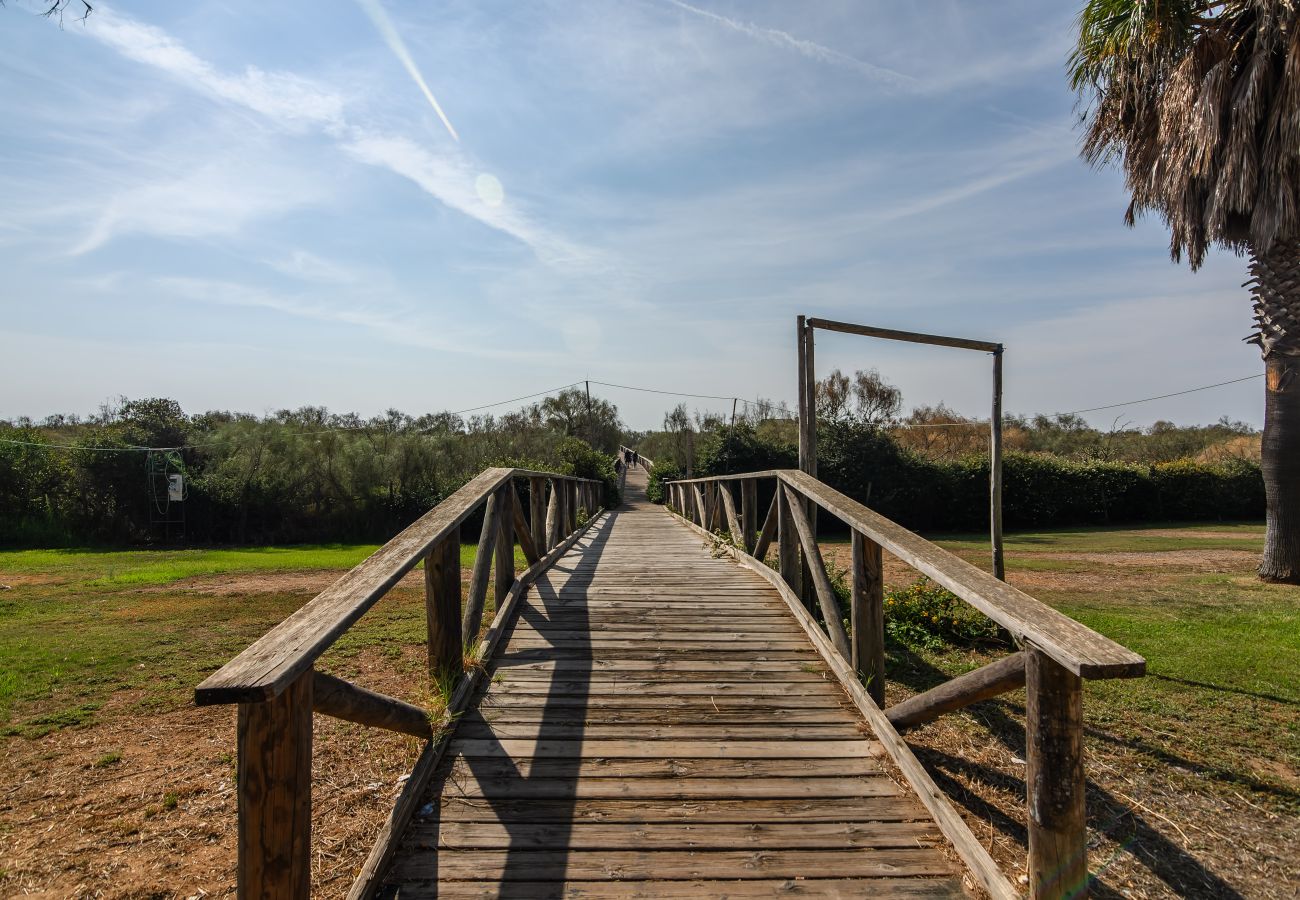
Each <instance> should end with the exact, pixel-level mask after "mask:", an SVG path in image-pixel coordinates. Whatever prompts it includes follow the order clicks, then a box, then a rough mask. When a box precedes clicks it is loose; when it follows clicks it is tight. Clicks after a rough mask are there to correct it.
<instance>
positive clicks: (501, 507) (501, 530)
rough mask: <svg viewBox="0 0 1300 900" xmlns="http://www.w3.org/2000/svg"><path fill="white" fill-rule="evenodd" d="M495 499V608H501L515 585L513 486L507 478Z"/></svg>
mask: <svg viewBox="0 0 1300 900" xmlns="http://www.w3.org/2000/svg"><path fill="white" fill-rule="evenodd" d="M498 493H499V499H498V500H497V503H498V507H497V529H498V531H497V552H496V590H494V591H493V596H494V597H495V598H496V607H495V608H496V609H500V608H501V604H502V603H504V602H505V599H506V597H508V596H509V595H510V589H511V588H512V587H514V585H515V515H514V506H515V487H514V484H513V483H512V482H511V481H510V480H509V479H507V480H506V483H505V484H504V485H502V486H501V489H500V491H499V492H498Z"/></svg>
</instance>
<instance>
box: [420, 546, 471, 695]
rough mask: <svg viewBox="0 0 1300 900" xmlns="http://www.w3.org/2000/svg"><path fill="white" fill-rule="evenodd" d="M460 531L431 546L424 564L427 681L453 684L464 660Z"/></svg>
mask: <svg viewBox="0 0 1300 900" xmlns="http://www.w3.org/2000/svg"><path fill="white" fill-rule="evenodd" d="M460 607H461V597H460V529H459V528H458V529H456V530H455V531H453V532H452V533H451V534H449V535H447V536H446V537H444V538H443V539H442V540H441V541H439V542H438V543H436V544H434V545H433V549H432V550H430V551H429V555H428V557H426V558H425V561H424V612H425V619H426V621H427V623H428V633H429V677H430V678H431V679H433V680H434V681H435V682H436V681H438V680H440V679H445V680H447V681H449V682H450V681H451V680H454V679H455V678H456V677H457V676H459V675H460V672H461V666H462V661H463V660H464V658H465V644H464V642H463V639H462V635H461V608H460Z"/></svg>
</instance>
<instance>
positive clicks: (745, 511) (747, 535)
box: [740, 478, 770, 553]
mask: <svg viewBox="0 0 1300 900" xmlns="http://www.w3.org/2000/svg"><path fill="white" fill-rule="evenodd" d="M740 518H741V538H742V540H741V544H740V545H741V547H742V548H744V550H745V551H746V552H747V553H753V552H754V546H755V544H756V542H757V541H758V482H757V481H755V480H754V479H753V478H747V479H745V480H744V481H742V482H741V483H740ZM764 524H765V525H766V523H764ZM769 540H770V539H769Z"/></svg>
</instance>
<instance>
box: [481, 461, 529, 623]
mask: <svg viewBox="0 0 1300 900" xmlns="http://www.w3.org/2000/svg"><path fill="white" fill-rule="evenodd" d="M497 504H498V507H497V545H496V553H495V560H494V561H495V566H494V568H495V578H494V579H493V586H494V591H493V593H494V595H495V596H494V600H495V601H496V606H497V607H498V608H500V606H501V604H502V603H503V602H504V601H505V599H506V596H507V595H508V594H509V593H510V588H512V587H513V586H514V583H515V516H516V514H517V512H518V511H517V510H516V509H515V487H514V483H513V482H509V481H508V482H506V483H505V484H504V485H502V486H501V489H500V490H499V491H497ZM475 637H477V633H476V634H475Z"/></svg>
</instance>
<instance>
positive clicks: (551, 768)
mask: <svg viewBox="0 0 1300 900" xmlns="http://www.w3.org/2000/svg"><path fill="white" fill-rule="evenodd" d="M792 771H794V772H798V773H799V776H800V777H801V778H811V779H817V778H843V777H847V776H879V775H882V774H883V773H884V769H883V768H881V765H880V762H879V761H878V760H877V759H874V758H867V757H863V758H861V759H793V760H792V759H677V758H666V759H618V758H616V757H615V758H607V757H589V756H584V757H581V758H578V759H572V758H564V757H551V758H542V759H534V758H532V757H513V758H512V757H508V756H505V755H504V754H503V755H502V756H500V757H492V758H476V759H473V760H469V759H466V758H464V757H461V758H458V759H456V760H455V761H454V763H453V764H452V765H447V764H445V763H444V765H443V768H442V771H441V773H440V774H441V776H442V777H445V778H450V779H452V780H453V781H465V780H466V779H470V778H527V779H533V778H537V779H542V780H556V779H564V778H570V779H572V778H620V779H622V778H679V779H685V780H689V779H693V778H711V779H715V780H716V779H719V778H779V777H781V776H783V775H789V774H790V773H791V772H792ZM935 831H938V829H937V828H936V829H935Z"/></svg>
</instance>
